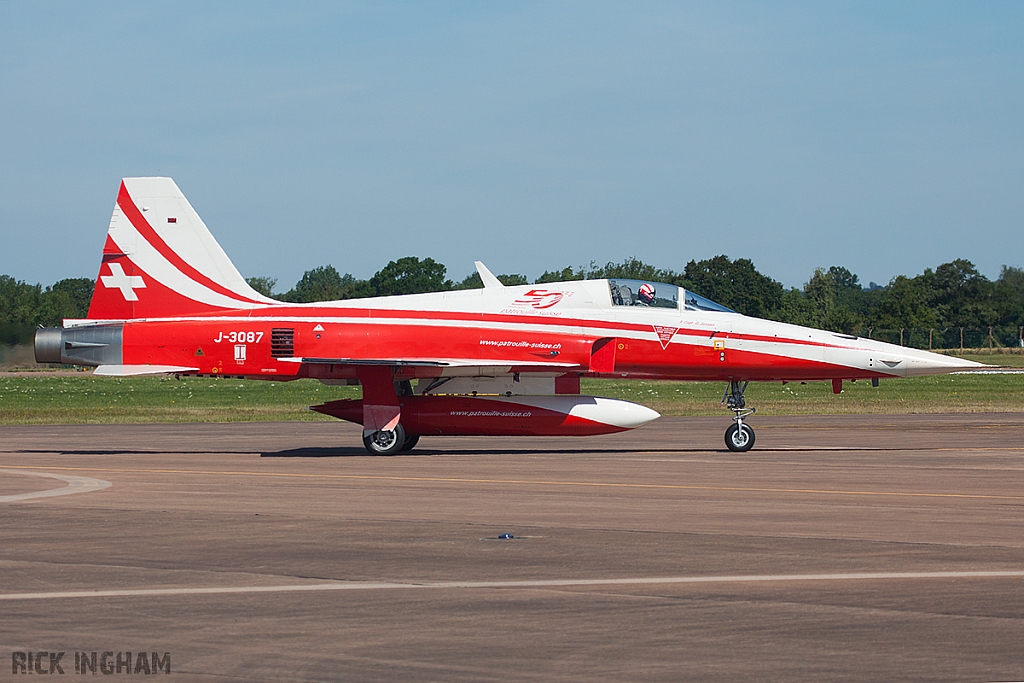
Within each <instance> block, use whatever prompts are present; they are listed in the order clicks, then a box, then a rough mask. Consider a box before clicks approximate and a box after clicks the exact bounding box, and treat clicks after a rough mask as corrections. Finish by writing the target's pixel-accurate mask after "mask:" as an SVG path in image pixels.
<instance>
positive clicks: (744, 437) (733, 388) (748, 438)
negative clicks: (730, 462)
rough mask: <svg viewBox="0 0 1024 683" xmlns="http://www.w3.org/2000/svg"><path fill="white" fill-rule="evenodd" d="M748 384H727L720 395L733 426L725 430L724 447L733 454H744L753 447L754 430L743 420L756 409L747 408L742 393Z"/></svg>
mask: <svg viewBox="0 0 1024 683" xmlns="http://www.w3.org/2000/svg"><path fill="white" fill-rule="evenodd" d="M748 384H750V382H729V388H728V389H726V390H725V394H723V395H722V403H723V404H724V405H725V406H726V407H727V408H728V409H729V410H731V411H732V412H733V413H734V414H735V417H733V418H732V419H733V420H734V421H735V424H733V425H730V427H729V428H728V429H726V430H725V445H726V446H727V447H728V448H729V450H730V451H733V452H734V453H745V452H747V451H749V450H750V449H751V448H753V447H754V430H753V429H751V428H750V425H748V424H744V422H743V420H744V419H745V418H747V417H750V416H751V415H753V414H754V412H755V410H756V408H747V407H746V405H747V404H746V401H745V400H744V398H743V392H744V391H746V390H747V385H748Z"/></svg>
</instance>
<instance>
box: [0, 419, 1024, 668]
mask: <svg viewBox="0 0 1024 683" xmlns="http://www.w3.org/2000/svg"><path fill="white" fill-rule="evenodd" d="M728 424H729V420H728V416H727V415H726V416H723V417H720V418H663V419H661V420H658V421H657V422H655V423H654V424H652V425H650V426H648V427H645V428H643V429H640V430H638V431H636V432H632V433H626V434H622V435H614V436H606V437H593V438H585V439H569V438H562V439H542V438H537V439H484V438H463V439H454V438H434V439H428V438H424V439H423V440H422V442H421V444H422V445H421V447H420V448H418V449H417V450H416V451H413V453H412V454H410V455H405V456H401V457H394V458H370V457H368V456H366V455H365V454H364V452H363V450H362V448H361V447H358V448H357V447H356V444H358V443H359V431H358V427H353V426H352V425H348V424H345V423H340V422H339V423H336V424H335V423H276V424H230V425H209V424H204V425H124V426H104V425H97V426H55V427H49V426H47V427H35V426H32V427H2V428H0V615H2V618H0V680H10V679H8V678H7V676H10V674H8V673H7V672H8V671H9V669H7V663H6V662H7V661H9V660H8V659H7V658H8V657H10V656H11V654H12V653H14V652H22V651H33V652H40V651H45V652H58V651H63V652H65V655H64V659H63V667H64V670H65V671H66V672H67V674H68V675H73V674H74V652H76V651H85V652H92V651H98V652H100V653H101V654H102V652H104V651H121V652H123V651H131V652H133V653H138V652H140V651H144V652H152V651H158V652H159V653H160V654H161V655H162V654H163V653H165V652H169V653H170V655H171V667H172V673H171V676H170V677H171V678H177V679H179V680H188V681H225V680H243V681H336V680H344V681H377V680H379V681H395V680H402V681H499V680H500V681H513V680H514V681H524V680H526V681H529V680H535V681H680V680H700V681H709V680H710V681H750V680H766V681H773V680H775V681H792V680H816V681H817V680H850V681H878V680H887V681H899V680H913V681H921V680H929V681H944V680H948V681H1020V680H1024V414H983V415H918V416H842V417H820V416H814V417H790V418H767V417H758V418H756V419H754V420H752V425H753V426H754V427H755V428H756V430H757V447H756V450H755V451H752V452H751V453H749V454H743V455H739V454H733V453H730V452H728V451H727V450H725V448H724V444H723V442H722V434H723V432H724V430H725V427H726V426H727V425H728ZM55 477H56V478H55ZM58 491H63V493H64V494H65V495H52V493H53V492H58ZM41 492H51V494H50V495H47V496H44V497H38V496H37V497H30V496H31V495H32V494H38V493H41ZM503 533H509V534H513V535H514V536H515V538H514V539H513V540H499V538H498V536H499V534H503ZM140 675H141V674H140ZM13 678H14V679H20V678H21V676H14V677H13ZM58 680H59V679H58Z"/></svg>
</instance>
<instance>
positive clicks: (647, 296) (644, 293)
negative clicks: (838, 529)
mask: <svg viewBox="0 0 1024 683" xmlns="http://www.w3.org/2000/svg"><path fill="white" fill-rule="evenodd" d="M636 295H637V296H638V297H640V300H641V301H643V302H644V303H647V304H653V303H654V285H650V284H647V283H646V282H645V283H644V284H642V285H640V289H639V291H637V293H636Z"/></svg>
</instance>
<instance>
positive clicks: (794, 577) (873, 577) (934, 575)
mask: <svg viewBox="0 0 1024 683" xmlns="http://www.w3.org/2000/svg"><path fill="white" fill-rule="evenodd" d="M998 578H1024V571H1016V570H1008V571H987V572H985V571H979V572H864V573H846V574H766V575H757V574H754V575H740V576H660V577H649V578H643V577H637V578H625V579H547V580H545V579H540V580H533V581H440V582H425V583H399V582H393V583H388V582H368V581H352V582H337V583H307V584H286V585H281V586H211V587H208V588H200V587H195V588H129V589H124V590H95V591H54V592H50V593H6V594H3V593H0V600H55V599H61V598H130V597H140V596H162V595H217V594H232V593H302V592H315V591H367V590H394V589H420V590H422V589H435V590H436V589H441V590H452V589H478V588H565V587H574V586H581V587H587V586H650V585H665V584H712V583H776V582H797V581H901V580H902V581H905V580H911V579H998Z"/></svg>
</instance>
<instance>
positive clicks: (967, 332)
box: [860, 325, 1024, 351]
mask: <svg viewBox="0 0 1024 683" xmlns="http://www.w3.org/2000/svg"><path fill="white" fill-rule="evenodd" d="M860 336H862V337H867V338H868V339H877V340H879V341H884V342H888V343H890V344H898V345H899V346H909V347H912V348H915V349H929V350H936V351H949V350H958V351H966V350H971V349H988V350H991V351H994V350H996V349H1024V326H1016V325H1014V326H999V325H994V326H990V327H942V328H923V327H903V328H899V329H874V328H870V327H869V328H867V329H866V330H862V331H861V333H860Z"/></svg>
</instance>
